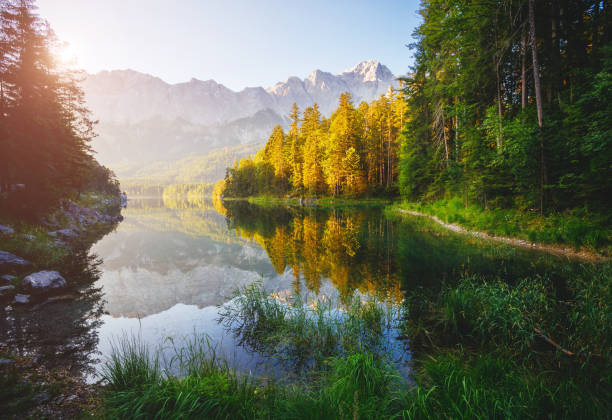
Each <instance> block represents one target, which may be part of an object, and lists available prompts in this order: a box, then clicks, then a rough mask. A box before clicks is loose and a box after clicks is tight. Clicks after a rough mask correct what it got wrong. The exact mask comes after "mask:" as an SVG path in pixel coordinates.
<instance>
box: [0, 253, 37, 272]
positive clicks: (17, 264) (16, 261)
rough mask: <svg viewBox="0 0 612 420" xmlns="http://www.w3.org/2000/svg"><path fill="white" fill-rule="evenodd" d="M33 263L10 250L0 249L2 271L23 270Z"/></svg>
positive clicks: (0, 268) (0, 267) (0, 269)
mask: <svg viewBox="0 0 612 420" xmlns="http://www.w3.org/2000/svg"><path fill="white" fill-rule="evenodd" d="M31 265H32V263H31V262H30V261H28V260H25V259H23V258H21V257H18V256H17V255H15V254H11V253H10V252H6V251H0V271H2V272H5V273H6V272H10V271H23V270H25V269H27V268H28V267H30V266H31Z"/></svg>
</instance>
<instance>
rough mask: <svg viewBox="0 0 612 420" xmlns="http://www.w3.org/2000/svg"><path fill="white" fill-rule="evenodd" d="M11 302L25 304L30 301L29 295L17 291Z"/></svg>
mask: <svg viewBox="0 0 612 420" xmlns="http://www.w3.org/2000/svg"><path fill="white" fill-rule="evenodd" d="M13 303H21V304H22V305H25V304H26V303H30V295H22V294H19V293H18V294H16V295H15V299H13Z"/></svg>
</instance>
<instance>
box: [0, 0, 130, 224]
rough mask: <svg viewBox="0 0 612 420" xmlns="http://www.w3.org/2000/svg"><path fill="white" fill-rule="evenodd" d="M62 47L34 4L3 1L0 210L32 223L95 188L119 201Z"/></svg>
mask: <svg viewBox="0 0 612 420" xmlns="http://www.w3.org/2000/svg"><path fill="white" fill-rule="evenodd" d="M60 47H61V43H60V42H59V41H58V39H57V38H56V36H55V34H54V33H53V31H52V30H51V28H50V27H49V25H48V24H47V22H46V21H44V20H43V19H41V18H39V17H38V16H37V14H36V6H35V5H34V2H33V1H31V0H22V1H12V0H0V210H1V212H2V214H9V215H10V214H13V215H19V216H20V217H35V216H37V215H39V214H40V213H42V212H44V211H46V210H48V209H49V207H50V206H52V205H54V204H55V203H57V202H58V200H59V199H60V198H64V197H71V196H75V195H78V194H79V193H80V192H84V191H86V190H92V189H96V190H99V191H105V192H108V193H113V194H115V195H116V194H118V192H119V184H118V182H117V181H116V180H115V179H114V174H113V173H112V172H111V171H110V170H109V169H107V168H105V167H103V166H101V165H100V164H99V163H98V162H97V161H96V160H95V158H94V157H93V152H92V150H91V148H90V146H89V142H90V141H91V139H92V138H93V137H94V135H95V134H94V125H95V122H94V121H93V120H92V119H91V118H90V114H89V111H88V109H87V108H86V106H85V103H84V98H83V92H82V90H81V88H80V86H79V85H78V82H79V78H80V73H79V72H75V71H70V70H66V69H63V68H62V66H61V63H59V62H58V59H57V54H56V52H57V51H58V49H59V48H60Z"/></svg>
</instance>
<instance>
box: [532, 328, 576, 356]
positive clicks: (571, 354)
mask: <svg viewBox="0 0 612 420" xmlns="http://www.w3.org/2000/svg"><path fill="white" fill-rule="evenodd" d="M533 330H534V331H535V332H536V334H538V335H539V336H540V337H542V338H543V339H544V340H546V342H547V343H549V344H552V345H553V346H555V347H556V348H557V350H561V351H562V352H563V353H565V354H567V355H568V356H575V355H576V354H575V353H574V352H572V351H569V350H567V349H564V348H563V347H561V346H560V345H559V344H557V343H556V342H555V341H553V340H552V339H550V338H549V337H548V336H547V335H546V334H544V333H543V332H542V331H541V330H539V329H537V328H535V327H534V328H533Z"/></svg>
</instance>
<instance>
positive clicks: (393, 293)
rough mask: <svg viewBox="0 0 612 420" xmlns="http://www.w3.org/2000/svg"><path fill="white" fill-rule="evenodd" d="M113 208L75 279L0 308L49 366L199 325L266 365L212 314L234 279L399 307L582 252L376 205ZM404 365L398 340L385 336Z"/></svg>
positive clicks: (242, 357)
mask: <svg viewBox="0 0 612 420" xmlns="http://www.w3.org/2000/svg"><path fill="white" fill-rule="evenodd" d="M123 216H124V217H125V220H124V221H123V222H122V223H121V224H120V225H119V226H118V228H117V229H116V230H115V231H114V232H111V233H109V234H108V235H106V236H105V237H104V238H102V239H101V240H100V241H99V242H98V243H96V244H95V245H94V246H93V247H92V248H91V250H89V252H88V255H83V256H82V257H80V258H79V259H77V261H76V262H75V264H74V267H70V268H67V270H68V271H69V272H70V273H73V274H71V276H72V277H71V279H73V283H74V284H78V286H74V287H73V288H72V289H71V290H70V291H69V292H68V294H67V295H66V296H64V297H63V298H62V299H60V300H57V301H54V302H50V303H47V304H45V305H43V306H42V307H40V308H38V309H37V310H31V308H17V307H16V308H12V307H10V306H9V307H6V308H4V309H2V310H3V312H4V313H3V314H2V315H3V316H2V319H1V320H0V340H1V341H3V342H8V343H10V344H11V345H12V346H13V347H15V348H16V349H18V350H19V351H21V352H23V353H34V354H37V355H38V357H40V358H41V359H42V361H43V362H44V363H47V364H48V365H51V366H53V365H59V366H62V367H66V368H67V369H69V370H71V371H72V372H73V374H83V375H86V376H87V377H88V378H90V379H94V378H96V374H95V372H96V369H97V368H98V367H99V366H100V364H101V363H102V362H103V361H104V360H105V359H106V358H107V357H108V355H109V354H110V352H111V351H112V346H113V343H114V342H116V341H117V339H118V338H120V337H122V336H125V335H134V336H137V337H139V339H140V340H142V341H143V342H145V343H147V344H148V345H150V346H151V347H153V348H157V347H162V348H165V349H166V350H162V353H164V354H166V355H167V356H168V357H170V356H169V355H170V350H169V349H170V347H171V346H172V345H174V346H177V347H179V348H180V347H181V346H182V345H183V342H184V341H183V340H184V339H185V338H186V337H191V336H193V334H194V333H198V334H206V335H208V336H209V337H210V339H211V341H212V343H214V345H216V347H217V352H218V353H219V354H221V355H223V356H224V357H225V358H226V359H228V360H229V361H230V362H231V363H232V364H233V365H234V366H235V367H236V368H237V369H238V370H240V371H244V372H251V373H255V374H257V375H262V376H272V377H277V378H278V377H279V376H283V375H285V374H287V373H288V372H287V371H286V370H285V369H284V368H281V367H279V366H278V364H277V363H276V362H275V361H274V360H268V359H266V358H265V357H263V356H262V355H260V354H257V353H255V352H252V351H250V350H249V349H246V348H244V347H242V346H240V345H239V344H238V342H237V340H236V338H234V337H233V335H232V334H231V333H229V332H228V331H226V330H224V328H223V327H222V326H221V325H220V324H219V323H218V322H217V319H218V318H219V314H218V311H219V309H218V307H219V306H220V305H223V304H225V303H227V302H228V301H229V300H230V299H231V296H232V292H233V291H234V290H235V289H236V288H237V287H240V286H243V285H247V284H251V283H253V282H262V283H263V285H264V287H265V288H266V290H267V291H269V292H270V293H275V294H276V295H277V296H280V297H283V296H290V295H295V294H297V293H300V294H302V295H306V296H309V297H311V298H312V297H317V296H319V297H320V296H325V297H326V298H327V299H329V300H331V301H332V302H337V303H338V304H341V303H342V302H344V301H346V300H347V299H348V298H349V297H351V296H358V297H361V298H367V297H370V296H373V297H376V298H377V299H379V300H381V301H383V302H386V303H387V304H388V305H389V306H395V307H399V306H401V304H402V300H403V297H404V296H405V294H406V293H416V292H418V291H419V290H422V289H423V288H426V289H434V290H438V289H440V287H442V286H443V285H444V284H452V283H453V282H456V281H457V280H459V279H460V278H461V277H462V276H465V275H481V276H487V277H498V278H502V279H505V280H507V281H510V282H514V281H516V280H517V279H522V278H525V277H530V276H535V275H541V276H549V277H551V278H552V279H553V280H555V281H556V283H557V284H558V285H559V287H560V288H562V286H563V283H564V279H566V278H568V276H571V275H572V273H574V272H575V270H580V269H581V264H580V263H577V262H573V261H570V260H567V259H563V258H560V257H556V256H552V255H549V254H545V253H541V252H534V251H530V250H526V249H522V248H514V247H510V246H508V245H503V244H497V243H492V242H487V241H483V240H480V239H475V238H471V237H469V236H465V235H458V234H455V233H451V232H448V231H445V230H443V229H441V228H439V227H437V226H436V225H435V224H433V223H431V222H429V221H428V220H427V219H423V218H418V217H409V218H398V217H394V216H392V215H386V214H385V211H384V208H382V207H367V208H366V207H352V208H343V209H318V208H312V207H308V208H291V209H290V208H283V207H277V208H261V207H257V206H253V205H250V204H248V203H246V202H229V203H226V205H225V207H224V206H223V205H221V204H220V203H218V202H216V203H213V202H210V201H206V200H202V201H200V202H187V201H183V200H166V201H164V200H163V199H161V198H158V199H138V200H130V201H129V204H128V207H127V208H126V209H124V210H123ZM390 340H392V341H395V342H396V343H395V344H397V345H394V346H392V349H391V350H392V351H394V352H395V353H396V356H397V357H396V358H397V360H398V361H400V362H401V363H406V364H407V365H408V364H409V360H410V343H409V338H403V339H402V340H400V339H396V338H395V337H390Z"/></svg>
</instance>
